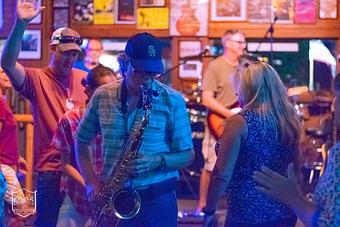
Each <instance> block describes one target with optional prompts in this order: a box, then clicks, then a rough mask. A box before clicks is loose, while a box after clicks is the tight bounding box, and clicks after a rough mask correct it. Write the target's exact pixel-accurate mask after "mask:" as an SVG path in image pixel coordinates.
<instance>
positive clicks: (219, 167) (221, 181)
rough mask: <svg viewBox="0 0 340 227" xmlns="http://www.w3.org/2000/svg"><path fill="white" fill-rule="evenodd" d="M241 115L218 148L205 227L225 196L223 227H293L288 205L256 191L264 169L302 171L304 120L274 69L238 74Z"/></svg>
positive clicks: (260, 65) (259, 65)
mask: <svg viewBox="0 0 340 227" xmlns="http://www.w3.org/2000/svg"><path fill="white" fill-rule="evenodd" d="M234 77H235V87H236V92H237V96H238V100H239V102H240V104H241V106H242V107H243V108H242V111H241V112H240V113H239V114H237V115H234V116H232V117H231V118H229V119H227V121H226V124H225V129H224V132H223V134H222V136H221V137H220V139H219V141H218V143H217V145H216V152H217V155H218V157H217V162H216V165H215V167H214V170H213V173H212V179H211V182H210V185H209V192H208V199H207V204H206V207H205V208H204V213H205V216H204V222H203V226H210V225H211V224H212V222H213V219H214V212H215V209H216V206H217V203H218V201H219V200H220V198H221V196H222V195H223V194H224V193H225V192H226V197H227V216H226V221H225V226H261V227H266V226H268V227H269V226H270V227H273V226H295V223H296V216H295V214H294V212H293V211H292V210H291V209H289V208H288V207H287V206H286V205H284V204H282V203H279V202H277V201H275V200H273V199H272V198H270V197H269V196H267V195H266V194H264V193H262V192H259V191H257V190H256V189H255V186H256V185H257V184H256V182H255V181H254V180H253V178H252V174H253V171H255V170H259V169H260V167H261V166H263V165H265V166H270V168H272V169H274V170H275V171H277V172H279V173H280V174H283V175H284V174H285V172H286V168H287V166H288V163H290V162H293V163H296V166H297V167H298V157H299V155H298V154H299V141H300V136H299V135H300V122H299V119H298V116H297V114H296V113H295V111H294V109H293V107H292V106H291V104H290V103H289V101H288V96H287V93H286V89H285V87H284V86H283V84H282V82H281V80H280V77H279V76H278V74H277V73H276V71H275V70H274V69H273V68H272V67H271V66H270V65H268V64H266V63H264V62H250V63H245V64H244V65H243V66H242V67H241V68H240V69H239V70H238V71H237V73H236V74H235V76H234Z"/></svg>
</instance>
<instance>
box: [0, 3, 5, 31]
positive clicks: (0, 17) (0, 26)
mask: <svg viewBox="0 0 340 227" xmlns="http://www.w3.org/2000/svg"><path fill="white" fill-rule="evenodd" d="M3 6H4V3H3V0H0V30H2V29H3V28H4V13H3V9H2V8H3Z"/></svg>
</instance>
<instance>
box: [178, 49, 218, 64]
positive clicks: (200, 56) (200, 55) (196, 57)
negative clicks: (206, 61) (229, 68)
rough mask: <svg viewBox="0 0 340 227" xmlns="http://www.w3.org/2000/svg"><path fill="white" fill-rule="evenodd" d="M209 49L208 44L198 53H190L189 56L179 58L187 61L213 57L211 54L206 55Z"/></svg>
mask: <svg viewBox="0 0 340 227" xmlns="http://www.w3.org/2000/svg"><path fill="white" fill-rule="evenodd" d="M209 51H210V46H205V48H204V50H203V51H202V52H201V53H199V54H198V55H190V56H185V57H181V58H180V60H185V61H188V60H196V59H201V58H204V57H213V56H211V55H208V53H209Z"/></svg>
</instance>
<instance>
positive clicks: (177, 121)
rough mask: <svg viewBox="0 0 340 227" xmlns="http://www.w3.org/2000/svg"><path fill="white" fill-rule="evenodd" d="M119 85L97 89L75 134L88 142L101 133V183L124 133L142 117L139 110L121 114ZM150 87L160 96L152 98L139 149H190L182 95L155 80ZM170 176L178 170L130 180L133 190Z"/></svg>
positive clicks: (112, 84)
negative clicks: (102, 163) (132, 182)
mask: <svg viewBox="0 0 340 227" xmlns="http://www.w3.org/2000/svg"><path fill="white" fill-rule="evenodd" d="M121 87H122V81H117V82H115V83H111V84H106V85H103V86H101V87H100V88H98V89H97V90H96V92H95V94H94V95H93V97H92V98H91V100H90V103H89V105H88V108H87V111H86V112H85V114H84V117H83V119H82V121H81V122H80V125H79V127H78V130H77V132H76V135H75V136H76V139H78V140H79V141H80V142H83V143H90V141H92V140H93V139H94V138H95V136H96V134H97V133H100V134H101V135H102V141H103V144H102V147H103V149H102V151H103V162H104V168H103V171H102V174H101V176H100V181H102V182H105V181H106V179H107V177H108V176H109V175H110V173H111V172H112V169H113V167H114V165H115V164H116V162H117V161H118V158H119V155H120V151H121V147H122V145H123V143H124V138H125V136H126V135H127V134H128V133H129V132H130V129H131V128H132V127H137V125H138V124H139V123H140V121H141V118H142V117H143V111H142V110H140V109H137V110H135V111H134V112H132V113H130V114H129V115H127V114H124V113H123V111H122V104H121ZM152 89H153V90H157V91H158V93H159V95H158V96H157V97H153V100H152V110H151V114H150V117H149V122H148V124H147V126H146V128H145V130H144V134H143V141H142V144H141V147H140V149H139V152H140V153H142V154H143V153H144V154H158V153H171V152H179V151H185V150H188V151H190V150H192V149H193V144H192V139H191V128H190V123H189V118H188V113H187V111H186V106H185V102H184V100H183V98H182V96H181V95H180V94H179V93H178V92H177V91H175V90H173V89H171V88H169V87H167V86H166V85H164V84H161V83H160V82H158V81H154V82H153V84H152ZM173 177H177V178H178V171H161V170H157V171H155V172H150V173H148V174H145V175H141V176H138V177H136V178H134V179H133V181H134V184H135V187H136V189H140V188H144V187H145V186H146V185H149V184H153V183H157V182H160V181H164V180H166V179H170V178H173Z"/></svg>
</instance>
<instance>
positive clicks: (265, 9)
mask: <svg viewBox="0 0 340 227" xmlns="http://www.w3.org/2000/svg"><path fill="white" fill-rule="evenodd" d="M247 4H248V5H247V17H248V21H249V22H251V23H270V18H271V14H272V12H271V0H252V1H248V3H247Z"/></svg>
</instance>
